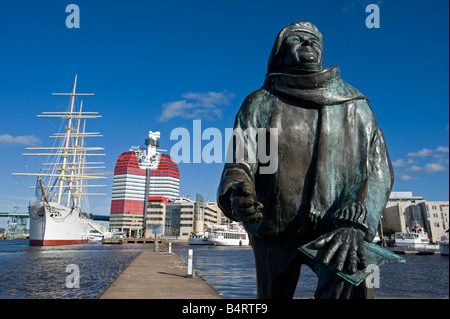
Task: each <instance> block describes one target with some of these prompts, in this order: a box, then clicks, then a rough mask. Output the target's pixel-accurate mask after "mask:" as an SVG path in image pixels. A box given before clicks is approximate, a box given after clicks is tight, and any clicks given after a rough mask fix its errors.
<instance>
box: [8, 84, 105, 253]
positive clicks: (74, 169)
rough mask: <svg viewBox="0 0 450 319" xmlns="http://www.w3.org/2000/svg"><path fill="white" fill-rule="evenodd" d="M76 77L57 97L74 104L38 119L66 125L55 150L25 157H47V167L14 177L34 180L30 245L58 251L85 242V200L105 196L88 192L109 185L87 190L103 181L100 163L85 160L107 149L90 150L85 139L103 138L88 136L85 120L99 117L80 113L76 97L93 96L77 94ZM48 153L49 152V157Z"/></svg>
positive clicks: (87, 229) (94, 134) (56, 136)
mask: <svg viewBox="0 0 450 319" xmlns="http://www.w3.org/2000/svg"><path fill="white" fill-rule="evenodd" d="M76 85H77V77H76V76H75V83H74V86H73V90H72V92H71V93H53V94H54V95H68V96H70V102H69V107H68V110H67V111H65V112H43V113H42V114H40V115H38V117H53V118H60V119H62V120H63V124H62V125H61V128H62V131H61V132H59V133H56V134H54V135H53V136H51V137H52V138H54V139H55V143H54V146H53V147H29V148H27V149H30V150H38V151H39V152H37V153H25V154H23V155H24V156H45V157H46V158H47V162H45V163H42V164H41V165H42V166H43V168H41V169H39V170H38V172H37V173H13V175H26V176H36V177H37V184H36V186H34V187H31V188H35V189H36V202H35V203H33V204H30V205H29V207H28V212H29V215H30V245H32V246H55V245H71V244H82V243H87V242H88V240H89V232H90V230H91V229H92V226H91V225H92V224H91V220H90V218H89V214H88V207H87V198H86V196H87V195H105V194H99V193H88V192H87V189H89V188H90V187H105V186H106V185H87V181H88V180H93V179H105V178H106V177H104V176H100V175H101V174H99V173H88V171H89V172H92V171H90V170H92V169H101V168H104V166H96V165H99V164H103V163H102V162H88V161H87V160H86V158H87V157H88V158H92V156H103V155H104V154H92V153H90V151H98V150H103V148H100V147H87V146H86V145H85V138H86V137H97V136H101V135H99V133H97V132H92V133H91V132H86V131H85V126H86V119H93V118H99V117H101V116H100V115H98V113H97V112H84V111H82V108H83V102H82V101H81V103H80V104H79V105H76V103H75V96H80V95H93V94H81V93H76ZM44 150H47V151H46V152H45V151H44Z"/></svg>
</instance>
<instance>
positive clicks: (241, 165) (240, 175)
mask: <svg viewBox="0 0 450 319" xmlns="http://www.w3.org/2000/svg"><path fill="white" fill-rule="evenodd" d="M247 100H248V99H246V100H245V101H244V103H243V104H242V106H241V109H240V110H239V112H238V114H237V115H236V120H235V123H234V130H233V137H232V139H231V141H230V145H229V146H228V151H227V155H226V163H225V167H224V170H223V172H222V177H221V180H220V184H219V188H218V190H217V201H218V205H219V207H220V208H221V209H222V211H223V213H224V214H225V216H227V217H228V218H230V219H231V220H236V221H239V220H237V219H236V217H235V216H233V215H232V213H231V204H230V195H231V189H232V187H233V186H234V185H237V184H240V183H242V182H248V183H250V184H251V185H253V187H254V185H255V172H256V170H257V167H258V163H257V160H256V154H257V142H256V128H255V125H254V121H253V118H254V112H252V109H253V107H252V103H249V102H248V101H247Z"/></svg>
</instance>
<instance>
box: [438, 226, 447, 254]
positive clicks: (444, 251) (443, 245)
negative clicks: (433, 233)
mask: <svg viewBox="0 0 450 319" xmlns="http://www.w3.org/2000/svg"><path fill="white" fill-rule="evenodd" d="M439 252H440V253H441V256H448V230H447V231H446V232H445V233H444V235H442V236H441V240H440V242H439Z"/></svg>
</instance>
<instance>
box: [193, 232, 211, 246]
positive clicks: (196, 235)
mask: <svg viewBox="0 0 450 319" xmlns="http://www.w3.org/2000/svg"><path fill="white" fill-rule="evenodd" d="M208 239H209V238H208V233H207V232H206V233H204V232H193V233H191V235H190V236H189V238H188V244H189V245H213V243H212V242H210V241H209V240H208Z"/></svg>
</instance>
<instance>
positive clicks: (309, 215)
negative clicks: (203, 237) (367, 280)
mask: <svg viewBox="0 0 450 319" xmlns="http://www.w3.org/2000/svg"><path fill="white" fill-rule="evenodd" d="M322 45H323V37H322V34H321V33H320V32H319V30H318V29H317V27H316V26H314V25H313V24H312V23H310V22H297V23H293V24H291V25H290V26H288V27H286V28H284V29H283V30H282V31H281V32H280V33H279V34H278V36H277V38H276V40H275V44H274V46H273V49H272V52H271V55H270V58H269V63H268V72H267V75H266V80H265V82H264V85H263V86H262V88H261V89H259V90H256V91H255V92H253V93H251V94H250V95H249V96H248V97H247V98H246V99H245V101H244V102H243V104H242V106H241V108H240V110H239V112H238V114H237V116H236V121H235V129H241V130H242V131H245V130H246V129H248V128H258V129H261V128H265V129H268V128H276V130H275V132H276V134H277V141H278V144H277V149H276V150H275V151H276V155H277V161H278V164H277V165H278V167H277V169H276V170H275V172H271V173H269V174H267V173H264V172H263V171H261V169H260V168H261V166H262V164H261V162H260V161H245V160H240V161H237V160H235V161H234V162H233V163H227V164H226V165H225V168H224V171H223V174H222V178H221V181H220V186H219V189H218V202H219V206H220V208H221V209H222V210H223V212H224V213H225V215H226V216H227V217H229V218H230V219H232V220H235V221H241V222H243V223H244V225H245V227H246V229H247V231H248V233H249V236H250V242H251V245H252V247H253V250H254V254H255V262H256V273H257V285H258V289H257V293H258V298H292V297H293V295H294V292H295V288H296V286H297V281H298V279H299V276H300V268H301V265H302V264H306V265H308V266H309V267H311V268H312V269H313V270H314V271H315V272H316V274H317V275H318V287H317V290H316V293H315V297H316V298H371V297H373V290H371V289H368V288H367V287H366V286H365V284H363V283H362V284H360V285H359V286H353V285H352V284H350V283H348V282H346V281H344V280H343V279H342V278H341V277H339V276H337V274H336V271H337V272H339V271H343V270H344V269H346V270H347V271H349V272H350V273H353V272H355V271H357V270H358V269H363V268H364V267H366V266H367V265H366V257H365V252H364V245H363V244H364V241H367V242H372V240H373V238H374V236H375V235H376V232H377V227H378V222H379V219H380V216H381V212H382V210H383V208H384V207H385V205H386V203H387V200H388V198H389V194H390V191H391V188H392V184H393V180H394V179H393V170H392V166H391V162H390V159H389V155H388V152H387V149H386V144H385V141H384V137H383V134H382V132H381V130H380V128H379V127H378V125H377V122H376V121H375V116H374V114H373V112H372V110H371V108H370V106H369V104H368V100H367V98H366V97H365V96H364V95H363V94H362V93H361V92H359V91H358V90H356V89H355V88H353V87H352V86H350V85H348V84H347V83H346V82H344V81H343V79H342V78H341V74H340V70H339V67H338V66H336V65H335V66H332V67H329V68H327V69H323V67H322V61H323V51H322ZM235 131H236V130H235ZM270 132H271V133H270V134H273V132H274V131H273V130H271V131H270ZM270 134H269V135H270ZM268 140H270V139H269V138H267V141H268ZM236 145H237V146H238V147H236ZM249 145H250V146H249ZM259 145H260V144H258V145H256V141H255V140H254V139H253V140H252V139H251V138H249V137H248V135H245V134H240V135H239V134H238V135H237V136H236V140H235V147H234V149H235V153H236V152H237V148H242V147H243V152H244V155H245V156H241V157H239V156H237V157H239V158H240V159H242V158H244V159H245V158H252V156H256V155H255V154H254V153H255V152H256V149H257V147H260V146H259ZM241 152H242V149H241ZM251 153H252V154H251ZM272 155H273V154H272ZM235 157H236V156H235ZM313 240H316V241H315V245H316V247H317V249H320V250H323V251H325V253H324V256H323V260H322V263H320V264H323V265H328V266H329V267H324V266H323V265H319V264H318V263H314V262H313V261H312V260H311V259H310V258H308V257H307V256H305V255H304V254H302V253H301V252H300V251H299V250H298V248H299V247H300V246H302V245H304V244H306V243H308V242H310V241H313ZM331 267H333V268H334V269H335V271H334V270H333V269H332V268H331ZM319 268H320V269H319Z"/></svg>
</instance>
